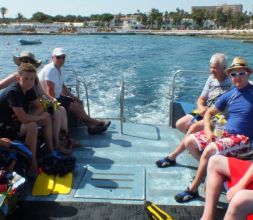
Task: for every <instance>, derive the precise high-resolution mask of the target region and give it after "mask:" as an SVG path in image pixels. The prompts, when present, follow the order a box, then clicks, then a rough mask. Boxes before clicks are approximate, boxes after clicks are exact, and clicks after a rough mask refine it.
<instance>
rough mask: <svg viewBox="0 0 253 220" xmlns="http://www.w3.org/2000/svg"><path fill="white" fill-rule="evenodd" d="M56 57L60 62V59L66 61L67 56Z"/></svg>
mask: <svg viewBox="0 0 253 220" xmlns="http://www.w3.org/2000/svg"><path fill="white" fill-rule="evenodd" d="M55 57H56V59H58V60H60V59H62V60H64V59H65V56H55Z"/></svg>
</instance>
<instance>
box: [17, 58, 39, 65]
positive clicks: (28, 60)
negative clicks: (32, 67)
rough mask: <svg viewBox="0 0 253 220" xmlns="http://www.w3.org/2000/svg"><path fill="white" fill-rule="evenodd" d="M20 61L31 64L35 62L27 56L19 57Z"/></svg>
mask: <svg viewBox="0 0 253 220" xmlns="http://www.w3.org/2000/svg"><path fill="white" fill-rule="evenodd" d="M20 62H21V63H31V64H35V63H36V62H35V61H34V60H33V59H31V58H28V57H25V58H21V59H20Z"/></svg>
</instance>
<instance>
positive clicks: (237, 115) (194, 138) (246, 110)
mask: <svg viewBox="0 0 253 220" xmlns="http://www.w3.org/2000/svg"><path fill="white" fill-rule="evenodd" d="M225 73H226V74H227V75H229V76H230V78H231V80H232V82H233V84H234V87H233V88H232V89H231V90H229V91H228V92H226V93H225V94H223V95H222V96H221V97H220V98H219V99H218V100H217V101H216V102H215V105H214V106H213V107H210V108H209V109H208V110H207V112H206V114H205V116H204V130H203V131H200V132H197V133H195V134H191V135H189V136H188V137H187V138H186V139H185V146H187V149H188V150H189V151H190V153H191V154H192V155H193V156H194V157H195V158H196V159H197V160H199V167H198V170H197V173H196V176H195V178H194V180H193V182H192V184H191V186H190V187H188V188H187V189H186V190H185V191H183V192H181V193H179V194H177V195H176V196H175V199H176V201H178V202H186V201H190V200H192V199H194V198H197V197H198V187H199V185H200V183H201V181H202V179H203V178H204V176H205V175H206V168H207V164H208V161H209V158H210V157H211V156H212V155H214V154H221V155H225V156H235V155H236V154H238V153H241V152H247V151H248V150H249V148H250V142H251V141H252V140H253V123H252V122H251V121H250V119H252V118H253V85H251V84H250V83H249V81H248V79H249V75H250V74H251V73H252V69H251V68H250V67H249V66H248V65H247V62H246V60H245V59H243V58H241V57H235V58H234V59H233V62H232V65H231V67H230V68H228V69H226V71H225ZM225 109H227V123H226V125H225V130H224V131H223V134H222V137H221V138H218V137H215V136H214V133H213V131H212V127H211V117H212V116H214V115H216V114H217V113H219V112H222V111H224V110H225Z"/></svg>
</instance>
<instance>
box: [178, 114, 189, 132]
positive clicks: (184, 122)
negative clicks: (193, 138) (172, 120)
mask: <svg viewBox="0 0 253 220" xmlns="http://www.w3.org/2000/svg"><path fill="white" fill-rule="evenodd" d="M190 125H191V122H190V119H189V118H188V117H187V116H184V117H183V118H180V119H179V120H177V121H176V128H177V129H178V130H179V131H182V132H184V133H185V132H186V131H187V130H188V129H189V127H190Z"/></svg>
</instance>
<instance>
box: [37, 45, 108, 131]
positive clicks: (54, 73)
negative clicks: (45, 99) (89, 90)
mask: <svg viewBox="0 0 253 220" xmlns="http://www.w3.org/2000/svg"><path fill="white" fill-rule="evenodd" d="M65 58H66V52H65V50H64V49H63V48H60V47H58V48H55V49H54V50H53V52H52V62H51V63H49V64H47V65H46V66H44V67H43V69H42V70H41V71H40V72H39V74H38V77H39V80H40V83H41V86H42V88H43V90H44V91H45V93H46V94H48V95H49V96H51V97H53V98H56V99H57V100H58V102H60V103H61V104H62V106H63V107H65V109H66V110H67V111H69V112H72V113H74V114H75V115H76V117H77V118H78V119H79V120H80V121H82V122H84V123H85V124H86V125H87V126H88V132H89V133H90V134H98V133H102V132H104V131H106V129H107V128H108V127H109V126H110V121H100V120H97V119H94V118H91V117H90V116H88V115H87V114H86V112H85V111H84V109H83V106H82V102H81V101H80V100H79V99H78V98H77V97H75V96H74V95H73V94H72V93H71V92H70V91H69V89H68V88H67V87H66V86H65V84H64V73H63V71H62V69H61V68H62V66H63V65H64V62H65Z"/></svg>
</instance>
